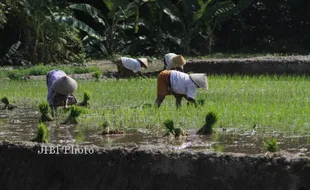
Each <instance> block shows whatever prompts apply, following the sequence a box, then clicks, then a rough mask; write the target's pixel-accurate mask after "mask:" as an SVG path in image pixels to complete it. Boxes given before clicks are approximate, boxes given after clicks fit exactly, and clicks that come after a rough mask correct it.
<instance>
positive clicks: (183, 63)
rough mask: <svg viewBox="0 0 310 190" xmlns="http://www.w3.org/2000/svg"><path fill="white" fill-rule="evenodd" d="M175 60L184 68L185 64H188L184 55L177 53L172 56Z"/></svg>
mask: <svg viewBox="0 0 310 190" xmlns="http://www.w3.org/2000/svg"><path fill="white" fill-rule="evenodd" d="M172 60H173V62H174V63H175V64H176V65H177V66H178V67H181V68H183V65H185V64H186V61H185V59H184V57H183V56H182V55H176V56H174V57H173V58H172Z"/></svg>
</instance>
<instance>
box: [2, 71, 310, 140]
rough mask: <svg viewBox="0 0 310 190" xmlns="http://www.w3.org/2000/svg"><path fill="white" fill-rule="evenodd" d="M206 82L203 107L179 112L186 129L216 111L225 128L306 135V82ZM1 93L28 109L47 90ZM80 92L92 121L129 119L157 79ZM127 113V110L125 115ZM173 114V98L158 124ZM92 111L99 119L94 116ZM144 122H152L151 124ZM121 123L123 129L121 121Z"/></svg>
mask: <svg viewBox="0 0 310 190" xmlns="http://www.w3.org/2000/svg"><path fill="white" fill-rule="evenodd" d="M208 80H209V86H210V88H209V90H208V91H207V92H204V91H199V92H198V94H197V98H198V99H199V98H201V99H205V106H204V107H203V108H201V110H199V111H195V110H191V109H192V108H189V110H184V112H183V113H181V117H178V116H177V117H178V120H181V121H182V120H184V126H185V127H196V128H197V127H199V126H201V125H202V122H203V120H202V119H201V118H203V117H204V116H203V115H204V114H206V113H207V112H208V111H215V112H217V113H218V114H220V115H221V118H220V120H219V122H218V125H217V126H224V127H226V128H240V129H242V130H250V129H251V128H252V126H254V125H256V126H259V129H260V130H265V131H263V133H265V132H270V131H273V130H276V131H285V132H289V133H292V134H294V133H299V134H302V133H307V131H308V130H309V128H310V123H309V117H308V115H309V114H310V106H309V104H310V103H309V99H308V94H309V93H310V92H309V91H310V90H309V89H308V88H305V86H307V85H309V78H306V77H271V76H264V77H240V76H209V77H208ZM12 86H14V87H16V88H13V87H12ZM1 88H2V89H6V90H5V91H6V94H9V95H10V97H14V101H16V102H19V104H20V102H24V103H25V106H28V107H29V105H32V104H37V103H38V102H39V101H38V100H40V101H42V100H44V99H45V95H43V96H42V92H45V91H46V86H45V83H44V82H41V81H27V82H22V84H21V82H20V81H18V82H17V81H9V82H8V83H4V84H1ZM17 89H20V90H17ZM31 89H36V90H31ZM85 90H88V91H90V92H92V96H93V97H92V99H93V100H94V101H95V102H94V104H93V106H92V109H91V110H92V113H93V112H94V113H95V114H93V115H94V116H95V115H98V117H101V116H102V113H103V112H106V111H107V112H110V111H109V110H111V108H113V107H116V109H115V111H116V112H118V111H119V110H121V109H122V107H124V108H123V109H125V111H123V112H126V113H128V115H129V117H130V116H131V115H133V114H131V110H130V108H131V107H132V106H139V105H141V104H144V103H149V104H153V102H154V101H155V98H156V79H147V80H136V79H133V80H119V81H113V80H104V81H100V82H94V81H79V90H78V92H77V93H78V95H79V97H81V96H83V95H82V92H83V91H85ZM2 94H3V93H2ZM37 97H38V98H37ZM184 103H185V102H183V104H184ZM118 107H121V109H118ZM129 107H130V108H129ZM126 109H129V110H128V111H126ZM182 109H183V108H182ZM174 110H175V105H174V100H173V98H171V97H169V98H166V100H165V102H164V104H163V107H161V109H160V112H161V117H160V118H159V119H158V120H157V123H161V122H162V121H163V119H165V117H163V116H165V115H167V116H169V115H170V114H171V113H172V114H173V113H174V112H175V111H174ZM96 112H98V113H100V114H96ZM151 114H152V115H151V117H155V116H153V115H157V113H156V111H153V112H152V113H151ZM107 115H113V114H107ZM119 115H122V113H120V114H119ZM144 118H145V116H144V115H143V114H142V115H138V117H137V119H136V120H137V122H138V120H140V123H141V122H143V121H142V120H144ZM184 118H185V119H184ZM112 120H113V118H112ZM148 120H151V121H152V120H153V119H152V118H150V119H148ZM124 122H125V125H127V124H126V121H124ZM199 122H200V123H199ZM138 124H139V122H138ZM150 125H152V123H151V124H150ZM135 127H137V126H135Z"/></svg>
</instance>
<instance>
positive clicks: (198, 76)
mask: <svg viewBox="0 0 310 190" xmlns="http://www.w3.org/2000/svg"><path fill="white" fill-rule="evenodd" d="M189 77H190V78H191V79H192V80H193V81H194V83H195V84H196V85H197V86H199V87H200V88H203V89H206V90H208V83H207V82H208V81H207V76H206V74H204V73H194V74H190V75H189Z"/></svg>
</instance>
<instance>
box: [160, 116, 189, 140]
mask: <svg viewBox="0 0 310 190" xmlns="http://www.w3.org/2000/svg"><path fill="white" fill-rule="evenodd" d="M164 127H165V128H166V133H165V135H164V137H166V136H174V137H181V136H188V134H187V133H185V131H184V130H183V129H182V128H179V127H177V128H175V127H174V123H173V121H172V120H170V119H167V120H165V121H164Z"/></svg>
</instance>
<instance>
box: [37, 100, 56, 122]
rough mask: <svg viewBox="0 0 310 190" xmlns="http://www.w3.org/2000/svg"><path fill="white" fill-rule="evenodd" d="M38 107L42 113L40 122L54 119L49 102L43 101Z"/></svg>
mask: <svg viewBox="0 0 310 190" xmlns="http://www.w3.org/2000/svg"><path fill="white" fill-rule="evenodd" d="M38 107H39V110H40V113H41V117H40V120H39V121H40V122H45V121H53V118H52V117H51V116H50V115H49V105H48V103H47V102H41V103H40V104H39V106H38Z"/></svg>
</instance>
